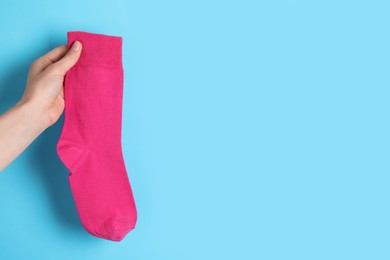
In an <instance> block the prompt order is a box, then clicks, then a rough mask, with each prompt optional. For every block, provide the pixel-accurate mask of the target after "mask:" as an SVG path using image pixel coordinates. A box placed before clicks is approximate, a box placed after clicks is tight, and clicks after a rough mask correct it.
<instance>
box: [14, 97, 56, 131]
mask: <svg viewBox="0 0 390 260" xmlns="http://www.w3.org/2000/svg"><path fill="white" fill-rule="evenodd" d="M15 109H17V110H18V111H19V112H20V116H21V121H22V122H25V123H26V124H27V125H29V126H30V127H33V128H34V129H36V130H37V131H40V132H42V131H44V130H45V129H46V128H48V127H49V125H50V122H49V119H48V117H47V116H46V113H45V111H44V109H43V108H42V106H40V105H38V104H35V103H34V102H31V101H24V100H20V101H19V102H18V103H17V104H16V105H15Z"/></svg>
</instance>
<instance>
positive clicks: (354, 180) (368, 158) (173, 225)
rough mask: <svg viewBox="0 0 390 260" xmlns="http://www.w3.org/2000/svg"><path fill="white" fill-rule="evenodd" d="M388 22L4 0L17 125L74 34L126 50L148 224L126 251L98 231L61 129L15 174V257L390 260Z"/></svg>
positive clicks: (8, 245)
mask: <svg viewBox="0 0 390 260" xmlns="http://www.w3.org/2000/svg"><path fill="white" fill-rule="evenodd" d="M389 8H390V4H389V2H388V1H385V0H384V1H377V0H370V1H368V0H367V1H360V0H357V1H356V0H355V1H352V0H351V1H348V0H345V1H340V0H337V1H336V0H327V1H322V0H319V1H309V0H274V1H260V0H258V1H255V0H253V1H250V0H240V1H238V0H236V1H229V0H228V1H218V0H215V1H213V0H211V1H206V0H198V1H174V0H167V1H153V0H146V1H126V0H119V1H96V0H95V1H76V0H68V1H63V2H60V1H49V0H37V1H27V0H25V1H14V0H12V1H11V0H2V1H1V4H0V35H1V40H0V55H1V58H0V112H1V113H2V112H4V111H5V110H7V109H8V108H10V107H11V106H12V105H13V104H15V103H16V102H17V100H18V99H19V98H20V97H21V95H22V93H23V90H24V87H25V81H26V77H27V72H28V67H29V64H30V63H31V62H32V61H33V60H34V59H36V58H37V57H39V56H41V55H42V54H44V53H46V52H47V51H49V50H50V49H52V48H54V47H56V46H58V45H61V44H64V43H66V32H67V31H73V30H81V31H88V32H94V33H103V34H110V35H120V36H122V37H123V41H124V42H123V60H124V69H125V90H124V91H125V93H124V107H123V109H124V111H123V152H124V158H125V161H126V165H127V169H128V174H129V177H130V180H131V183H132V186H133V189H134V194H135V198H136V201H137V206H138V214H139V218H138V223H137V227H136V229H135V230H134V231H132V232H131V233H130V234H129V235H128V236H127V237H126V238H125V239H124V240H123V241H122V242H120V243H115V242H110V241H106V240H102V239H99V238H96V237H93V236H91V235H89V234H88V233H87V232H86V231H84V229H83V227H82V226H81V223H80V221H79V218H78V215H77V212H76V208H75V205H74V202H73V198H72V194H71V192H70V189H69V185H68V180H67V174H68V172H67V170H66V168H65V167H64V166H63V164H62V163H61V162H60V160H59V159H58V156H57V154H56V151H55V145H56V143H57V140H58V138H59V134H60V131H61V127H62V124H63V118H61V120H60V121H59V122H58V123H57V124H55V125H54V126H52V127H51V128H49V129H48V130H47V131H45V132H44V133H43V134H42V135H41V136H40V137H39V138H38V139H36V141H35V142H34V143H33V144H32V145H31V146H30V147H29V148H28V149H27V150H26V151H25V152H24V153H23V154H22V155H21V156H20V157H19V158H18V159H17V160H16V161H14V162H13V163H12V164H11V165H10V166H9V167H8V168H7V169H6V170H5V171H4V172H3V173H1V174H0V259H137V260H138V259H153V260H154V259H156V260H160V259H167V260H179V259H180V260H181V259H194V260H195V259H267V260H269V259H299V260H302V259H310V260H312V259H326V260H328V259H333V260H334V259H342V260H345V259H354V260H356V259H376V260H377V259H390V250H389V243H390V237H389V236H390V235H389V234H390V226H389V223H390V221H389V219H390V211H389V209H388V207H389V203H390V199H389V198H390V190H389V188H388V187H389V184H390V177H389V172H390V171H389V170H390V164H389V156H390V150H389V149H390V142H389V141H390V140H389V132H390V129H389V126H390V124H389V119H388V115H389V108H390V102H389V101H388V100H389V94H390V91H389V86H390V77H389V71H390V66H389V60H390V55H389V54H390V53H389V50H390V41H389V39H390V37H389V33H388V32H389V24H390V16H389ZM0 134H1V133H0ZM0 152H1V151H0Z"/></svg>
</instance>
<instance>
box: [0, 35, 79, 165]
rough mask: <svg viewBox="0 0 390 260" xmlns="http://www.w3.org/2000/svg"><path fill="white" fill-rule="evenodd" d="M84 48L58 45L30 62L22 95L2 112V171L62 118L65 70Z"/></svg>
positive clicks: (0, 126)
mask: <svg viewBox="0 0 390 260" xmlns="http://www.w3.org/2000/svg"><path fill="white" fill-rule="evenodd" d="M81 51H82V45H81V43H80V42H78V41H76V42H74V43H73V45H72V47H71V48H70V49H68V47H67V46H66V45H62V46H59V47H57V48H55V49H53V50H51V51H50V52H48V53H47V54H45V55H44V56H42V57H40V58H38V59H37V60H35V61H34V62H33V63H32V64H31V66H30V70H29V73H28V79H27V84H26V89H25V91H24V93H23V96H22V98H21V99H20V100H19V102H18V103H17V104H15V106H13V107H12V108H11V109H9V110H8V111H6V112H5V113H4V114H2V115H0V172H1V171H2V170H4V169H5V168H6V167H7V166H8V165H9V164H10V163H11V162H12V161H13V160H15V159H16V158H17V157H18V156H19V155H20V154H21V153H22V152H23V151H24V150H25V149H26V148H27V147H28V146H29V145H30V144H31V143H32V142H33V141H34V139H35V138H37V137H38V136H39V135H40V134H41V133H42V132H43V131H45V129H46V128H48V127H50V126H52V125H53V124H54V123H55V122H57V120H58V119H59V118H60V116H61V114H62V113H63V111H64V108H65V102H64V87H63V86H64V78H65V74H66V72H67V71H68V70H69V69H71V68H72V67H73V66H74V65H75V64H76V63H77V61H78V59H79V58H80V54H81Z"/></svg>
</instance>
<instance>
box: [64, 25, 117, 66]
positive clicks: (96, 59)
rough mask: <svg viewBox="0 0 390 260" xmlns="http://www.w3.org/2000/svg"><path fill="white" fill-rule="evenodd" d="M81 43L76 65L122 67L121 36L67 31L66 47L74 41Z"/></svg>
mask: <svg viewBox="0 0 390 260" xmlns="http://www.w3.org/2000/svg"><path fill="white" fill-rule="evenodd" d="M76 40H77V41H79V42H81V44H82V45H83V50H82V52H81V56H80V59H79V60H78V62H77V65H98V66H105V67H110V68H122V37H119V36H109V35H104V34H95V33H87V32H68V47H69V48H70V46H72V44H73V42H74V41H76Z"/></svg>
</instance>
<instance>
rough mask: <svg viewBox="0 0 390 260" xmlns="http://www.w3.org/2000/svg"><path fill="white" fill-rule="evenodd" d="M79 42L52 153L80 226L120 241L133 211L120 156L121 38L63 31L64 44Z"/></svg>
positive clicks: (129, 226) (132, 220) (133, 219)
mask: <svg viewBox="0 0 390 260" xmlns="http://www.w3.org/2000/svg"><path fill="white" fill-rule="evenodd" d="M75 40H78V41H80V42H81V43H82V45H83V50H82V53H81V56H80V59H79V61H78V62H77V64H76V65H75V66H74V67H73V68H71V69H70V70H69V71H68V73H67V74H66V76H65V86H64V95H65V97H64V98H65V118H64V125H63V128H62V132H61V135H60V138H59V141H58V144H57V153H58V155H59V157H60V159H61V161H62V162H63V163H64V164H65V166H66V167H67V168H68V170H69V171H70V173H69V175H68V180H69V183H70V187H71V191H72V194H73V198H74V200H75V203H76V208H77V212H78V214H79V216H80V220H81V223H82V225H83V226H84V228H85V229H86V230H87V231H88V232H89V233H91V234H92V235H94V236H97V237H101V238H104V239H108V240H113V241H121V240H122V239H123V238H124V237H125V236H126V234H127V233H128V232H129V231H130V230H132V229H133V228H134V227H135V224H136V221H137V211H136V206H135V202H134V198H133V192H132V189H131V186H130V181H129V179H128V176H127V171H126V167H125V163H124V159H123V155H122V145H121V142H122V141H121V133H122V99H123V77H124V75H123V67H122V38H121V37H116V36H108V35H102V34H92V33H86V32H68V46H69V47H70V46H71V45H72V44H73V42H74V41H75Z"/></svg>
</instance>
